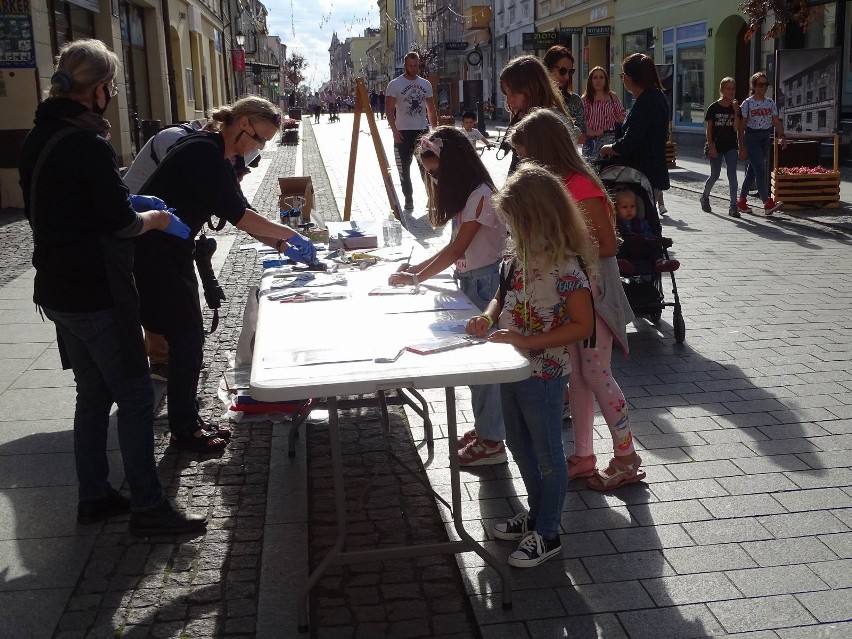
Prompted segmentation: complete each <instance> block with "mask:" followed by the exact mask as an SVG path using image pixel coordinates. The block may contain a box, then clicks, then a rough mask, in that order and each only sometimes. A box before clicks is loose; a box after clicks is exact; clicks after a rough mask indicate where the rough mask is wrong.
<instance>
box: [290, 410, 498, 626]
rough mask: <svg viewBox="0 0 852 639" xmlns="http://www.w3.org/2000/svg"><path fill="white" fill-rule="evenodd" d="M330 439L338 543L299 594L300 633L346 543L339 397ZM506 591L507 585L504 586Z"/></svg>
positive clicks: (332, 415) (330, 421)
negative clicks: (314, 594)
mask: <svg viewBox="0 0 852 639" xmlns="http://www.w3.org/2000/svg"><path fill="white" fill-rule="evenodd" d="M327 401H328V437H329V444H330V447H331V469H332V476H333V478H334V509H335V513H336V515H337V541H335V542H334V546H332V548H331V550H329V551H328V554H327V555H326V556H325V558H324V559H323V560H322V561H321V562H320V564H319V565H318V566H317V567H316V568H315V569H314V572H313V573H311V575H310V577H308V581H307V583H305V585H304V586H303V587H302V590H301V592H300V593H299V601H298V607H297V613H296V614H297V618H298V624H299V632H307V631H308V596H309V595H310V593H311V589H312V588H313V587H314V586H315V585H316V584H317V582H318V581H319V580H320V578H321V577H322V576H323V573H324V572H325V570H326V568H328V567H329V566H330V565H331V564H332V562H334V560H335V558H336V557H337V555H338V554H339V553H340V551H341V550H342V548H343V544H344V543H345V542H346V525H347V522H346V492H345V487H344V485H343V455H342V452H341V447H340V423H339V421H338V414H337V397H329V398H328V400H327ZM504 589H505V585H504Z"/></svg>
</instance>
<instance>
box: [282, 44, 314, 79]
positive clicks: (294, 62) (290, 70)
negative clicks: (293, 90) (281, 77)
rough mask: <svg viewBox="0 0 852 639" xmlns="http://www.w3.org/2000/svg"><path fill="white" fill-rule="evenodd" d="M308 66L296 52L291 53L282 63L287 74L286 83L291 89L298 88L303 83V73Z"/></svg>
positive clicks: (303, 57)
mask: <svg viewBox="0 0 852 639" xmlns="http://www.w3.org/2000/svg"><path fill="white" fill-rule="evenodd" d="M308 66H309V65H308V63H307V62H306V61H305V56H303V55H302V54H301V53H299V52H298V51H293V53H291V54H290V55H288V56H287V60H286V62H285V63H284V69H285V70H286V72H287V82H289V83H290V85H291V86H293V87H298V86H299V85H300V84H302V82H304V81H305V74H304V71H305V69H307V68H308Z"/></svg>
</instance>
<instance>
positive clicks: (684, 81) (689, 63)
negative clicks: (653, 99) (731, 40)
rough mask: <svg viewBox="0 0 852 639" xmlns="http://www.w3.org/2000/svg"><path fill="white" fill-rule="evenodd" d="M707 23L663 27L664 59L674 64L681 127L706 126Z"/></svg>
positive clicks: (676, 108) (676, 118) (676, 120)
mask: <svg viewBox="0 0 852 639" xmlns="http://www.w3.org/2000/svg"><path fill="white" fill-rule="evenodd" d="M706 33H707V23H706V22H697V23H695V24H688V25H682V26H678V27H674V28H671V29H664V30H663V44H664V49H663V61H664V62H665V64H673V65H674V67H675V70H674V84H673V87H672V91H673V93H674V123H675V125H678V126H687V127H696V128H698V127H702V128H703V126H704V109H705V106H706V105H705V102H706V99H705V91H704V87H705V82H706V78H705V72H704V61H705V59H706V58H707V47H706V46H705V39H704V38H705V35H706Z"/></svg>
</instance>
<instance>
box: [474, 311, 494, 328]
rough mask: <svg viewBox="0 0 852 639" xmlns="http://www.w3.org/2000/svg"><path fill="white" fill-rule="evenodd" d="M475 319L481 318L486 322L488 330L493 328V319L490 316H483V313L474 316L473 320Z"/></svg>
mask: <svg viewBox="0 0 852 639" xmlns="http://www.w3.org/2000/svg"><path fill="white" fill-rule="evenodd" d="M477 317H481V318H482V319H484V320H485V321H486V322H488V328H491V327H493V326H494V318H493V317H491V316H490V315H487V314H485V313H482V314H480V315H474V318H477Z"/></svg>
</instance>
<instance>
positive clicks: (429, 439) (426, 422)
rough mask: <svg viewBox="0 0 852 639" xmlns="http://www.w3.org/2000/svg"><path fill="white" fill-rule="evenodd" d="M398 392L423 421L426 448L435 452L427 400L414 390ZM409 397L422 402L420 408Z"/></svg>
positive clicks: (399, 390) (407, 389) (406, 389)
mask: <svg viewBox="0 0 852 639" xmlns="http://www.w3.org/2000/svg"><path fill="white" fill-rule="evenodd" d="M397 392H398V393H399V395H400V397H402V398H404V400H405V403H406V404H408V405H409V406H411V409H412V410H413V411H414V412H415V413H417V414H418V415H419V416H420V417H421V418H422V419H423V429H424V430H425V431H426V447H427V448H428V450H429V451H433V450H434V449H435V440H434V438H433V436H432V420H431V419H429V406H428V404H427V403H426V398H425V397H423V395H421V394H420V393H418V392H417V391H416V390H414V389H413V388H405V389H402V388H399V389H397ZM408 395H411V397H413V398H414V399H416V400H417V401H418V402H420V406H417V404H415V403H414V402H413V401H412V400H411V398H409V397H408Z"/></svg>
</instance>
